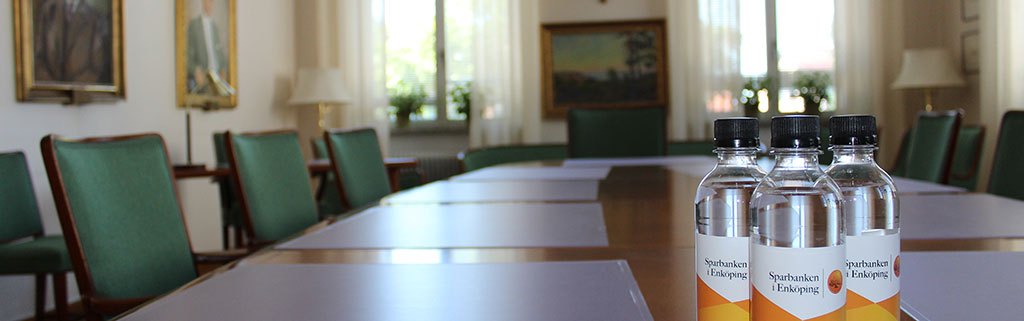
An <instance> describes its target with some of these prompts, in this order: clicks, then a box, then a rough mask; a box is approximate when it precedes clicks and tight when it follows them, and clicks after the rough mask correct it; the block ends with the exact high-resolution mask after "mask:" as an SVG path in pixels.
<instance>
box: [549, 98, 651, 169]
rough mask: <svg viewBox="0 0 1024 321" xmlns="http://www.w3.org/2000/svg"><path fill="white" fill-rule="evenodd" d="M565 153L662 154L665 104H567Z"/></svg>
mask: <svg viewBox="0 0 1024 321" xmlns="http://www.w3.org/2000/svg"><path fill="white" fill-rule="evenodd" d="M568 123H569V124H568V125H569V157H571V158H580V157H638V156H663V155H665V150H666V138H665V135H666V132H665V131H666V125H665V108H661V107H654V108H620V109H596V108H595V109H583V108H570V109H569V114H568Z"/></svg>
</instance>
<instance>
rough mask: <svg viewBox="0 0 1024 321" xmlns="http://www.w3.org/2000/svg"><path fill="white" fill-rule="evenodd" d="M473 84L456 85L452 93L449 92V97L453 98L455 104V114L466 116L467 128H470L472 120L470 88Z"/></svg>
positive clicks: (468, 82)
mask: <svg viewBox="0 0 1024 321" xmlns="http://www.w3.org/2000/svg"><path fill="white" fill-rule="evenodd" d="M472 84H473V82H471V81H467V82H465V83H462V84H461V85H456V86H455V88H452V91H450V92H448V95H450V96H452V103H454V104H455V112H457V113H459V114H462V115H463V116H466V127H467V128H469V122H470V121H471V119H470V113H469V110H470V102H471V99H472V98H471V97H470V88H471V86H472Z"/></svg>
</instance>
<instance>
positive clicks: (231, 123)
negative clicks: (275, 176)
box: [0, 0, 296, 320]
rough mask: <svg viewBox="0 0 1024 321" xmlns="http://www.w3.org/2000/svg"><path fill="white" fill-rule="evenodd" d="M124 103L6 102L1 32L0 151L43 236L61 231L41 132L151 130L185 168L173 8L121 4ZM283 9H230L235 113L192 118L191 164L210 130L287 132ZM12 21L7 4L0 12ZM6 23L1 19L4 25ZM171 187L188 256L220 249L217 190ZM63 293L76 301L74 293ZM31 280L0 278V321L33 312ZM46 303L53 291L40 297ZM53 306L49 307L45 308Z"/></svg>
mask: <svg viewBox="0 0 1024 321" xmlns="http://www.w3.org/2000/svg"><path fill="white" fill-rule="evenodd" d="M124 5H125V8H124V12H125V15H124V33H125V36H124V41H125V43H124V45H125V78H126V86H127V98H126V100H125V101H121V102H117V103H103V104H89V105H83V106H62V105H59V104H40V103H18V102H16V100H15V94H14V88H15V84H14V64H13V62H14V57H13V51H14V49H13V48H12V47H13V39H12V30H11V29H12V24H11V23H5V24H0V62H3V63H0V74H3V75H6V76H5V77H0V151H9V150H22V151H25V153H26V154H27V155H28V160H29V167H30V168H31V171H32V177H33V183H34V184H35V190H36V194H37V197H38V200H39V206H40V208H41V211H42V215H43V221H44V225H45V228H46V232H47V233H49V234H57V233H60V225H59V222H58V220H57V216H56V212H55V210H54V205H53V198H52V196H51V195H50V187H49V185H48V184H47V180H46V171H45V169H44V167H43V164H42V157H41V156H40V152H39V140H40V138H42V137H43V136H44V135H46V134H49V133H57V134H60V135H63V136H67V137H82V136H95V135H117V134H127V133H139V132H157V133H160V134H161V135H163V136H164V139H165V140H166V141H167V148H168V149H169V152H170V156H171V160H172V161H174V162H184V160H185V129H184V127H185V126H184V112H183V111H181V110H178V109H177V108H176V99H177V98H176V96H175V80H174V1H124ZM293 6H294V5H293V4H292V2H290V1H274V0H245V1H238V2H237V17H238V20H237V21H238V51H239V54H238V77H239V84H238V90H239V100H238V108H237V109H236V110H232V111H220V112H214V113H196V114H193V135H194V136H193V153H194V154H193V158H194V159H195V160H196V161H198V162H204V163H206V164H212V163H213V162H214V154H213V143H212V141H211V135H212V133H213V132H214V131H222V130H225V129H231V130H243V131H244V130H258V129H270V128H281V127H294V126H296V120H295V118H296V113H295V111H294V110H292V109H291V108H290V107H287V106H285V104H284V101H285V100H286V99H287V96H288V92H289V84H290V82H291V79H292V75H293V74H294V70H295V50H294V40H293V39H294V16H293V15H292V12H293ZM0 16H3V17H11V6H10V5H6V6H0ZM8 22H10V20H8ZM178 186H179V188H180V193H181V198H182V203H183V206H184V210H185V212H186V216H187V218H186V220H187V223H188V228H189V232H190V234H191V237H192V244H193V247H194V248H195V249H196V250H200V251H202V250H214V249H217V248H218V247H219V246H220V212H219V211H220V210H219V203H218V200H217V189H216V186H215V185H213V184H211V183H210V182H209V181H208V180H205V179H193V180H187V181H180V182H179V185H178ZM69 279H70V280H72V281H71V282H70V283H71V284H72V288H71V289H70V290H69V295H70V296H72V298H73V299H75V300H76V299H77V297H78V290H77V288H75V287H74V286H73V284H74V277H73V276H71V275H69ZM33 289H34V283H33V281H32V278H31V277H28V276H26V277H0V320H12V319H21V318H25V317H28V316H30V315H31V314H32V313H33V312H32V311H34V308H33V307H34V302H33V300H34V299H33V297H34V294H33V293H34V290H33ZM47 293H48V294H50V295H52V293H53V291H52V290H48V291H47ZM50 306H51V307H52V303H51V304H50Z"/></svg>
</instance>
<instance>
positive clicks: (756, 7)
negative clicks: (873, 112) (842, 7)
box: [740, 0, 835, 113]
mask: <svg viewBox="0 0 1024 321" xmlns="http://www.w3.org/2000/svg"><path fill="white" fill-rule="evenodd" d="M740 2H741V3H740V34H741V37H742V38H741V44H740V71H741V72H742V74H743V77H745V78H748V79H749V78H764V77H768V78H769V79H770V80H771V82H769V84H770V86H768V88H769V90H770V91H769V92H768V94H767V95H764V94H762V95H760V96H762V98H763V99H761V100H760V101H761V105H762V106H761V108H760V110H761V112H768V111H769V110H771V111H773V112H779V113H799V112H804V99H803V98H801V97H800V94H801V93H800V92H799V88H795V87H794V86H793V84H794V83H795V82H797V81H798V80H799V79H798V77H799V76H800V75H805V77H804V78H807V77H806V76H812V77H819V78H818V79H817V80H820V77H821V76H822V75H824V76H825V77H828V78H829V79H834V75H835V40H834V39H835V38H834V36H833V34H834V33H833V30H834V27H833V16H834V11H835V3H834V2H833V1H822V0H740ZM767 9H773V10H767ZM771 53H774V54H771ZM827 92H828V96H829V97H830V99H829V100H826V101H823V102H822V103H821V106H820V109H821V111H832V110H835V103H834V102H835V86H834V84H832V85H830V86H829V87H828V90H827ZM762 93H765V92H762ZM805 96H806V94H805ZM769 106H770V107H769Z"/></svg>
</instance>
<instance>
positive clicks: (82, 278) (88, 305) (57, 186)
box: [37, 133, 200, 320]
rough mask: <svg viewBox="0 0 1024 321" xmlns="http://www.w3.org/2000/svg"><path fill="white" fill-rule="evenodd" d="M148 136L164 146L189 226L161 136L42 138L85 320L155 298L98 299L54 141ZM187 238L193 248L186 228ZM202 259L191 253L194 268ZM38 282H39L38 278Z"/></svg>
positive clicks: (170, 172)
mask: <svg viewBox="0 0 1024 321" xmlns="http://www.w3.org/2000/svg"><path fill="white" fill-rule="evenodd" d="M145 137H156V138H158V139H160V144H161V145H162V146H163V151H164V157H165V158H166V164H167V174H168V177H170V178H171V184H172V186H173V188H174V199H175V201H176V202H177V203H178V214H179V215H180V216H181V220H182V223H183V225H185V226H187V224H185V223H186V219H185V213H184V212H183V211H182V209H181V208H182V207H181V196H180V195H178V185H177V180H175V179H174V169H173V167H172V165H171V159H170V156H169V155H168V153H167V144H166V142H164V139H163V137H161V136H160V134H155V133H147V134H137V135H125V136H110V137H93V138H84V139H79V140H64V139H61V138H59V137H58V136H56V135H47V136H45V137H43V139H42V141H41V142H40V147H41V148H42V152H43V161H44V163H45V164H46V173H47V176H48V177H49V181H50V189H51V190H52V192H53V200H54V203H55V205H56V207H57V216H58V218H60V225H61V229H62V230H63V232H64V241H65V242H66V243H67V246H68V254H69V255H70V256H71V264H72V265H73V266H74V271H75V279H76V280H77V281H78V290H79V292H80V293H81V295H82V304H83V306H84V307H85V312H86V317H87V318H89V319H91V320H99V319H101V317H100V314H103V315H115V314H120V313H122V312H124V311H127V310H129V309H131V308H133V307H135V306H137V305H139V304H141V303H143V302H146V301H148V300H150V299H152V298H154V297H152V296H151V297H142V298H131V299H102V298H98V297H97V296H96V290H95V288H94V285H93V281H92V276H91V275H90V273H89V267H88V265H87V264H86V263H85V253H84V252H83V250H82V242H81V240H80V239H79V237H78V227H77V225H75V218H74V215H72V214H71V213H72V210H71V204H70V202H69V201H68V195H67V193H66V190H65V185H64V178H63V176H62V174H61V171H60V166H59V165H58V161H57V159H56V150H55V149H54V141H57V140H61V141H68V142H81V143H102V142H116V141H125V140H132V139H138V138H145ZM185 236H186V239H187V240H188V246H189V248H190V249H191V248H192V240H191V238H190V237H189V234H188V228H186V229H185ZM199 256H200V255H198V254H196V253H195V252H192V260H193V268H196V267H195V264H194V263H195V262H198V261H199ZM195 273H196V276H198V275H199V270H198V269H196V271H195ZM37 282H39V281H38V279H37Z"/></svg>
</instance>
